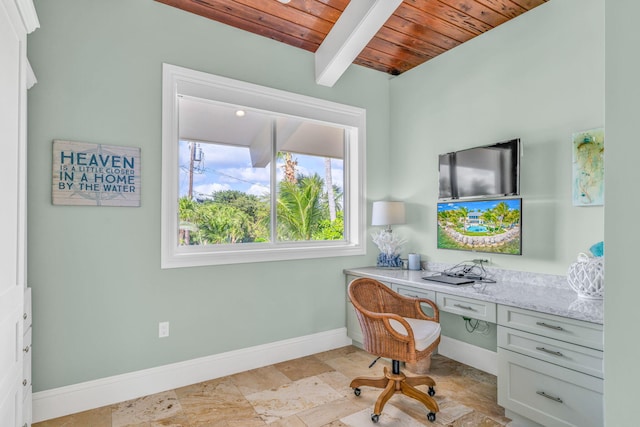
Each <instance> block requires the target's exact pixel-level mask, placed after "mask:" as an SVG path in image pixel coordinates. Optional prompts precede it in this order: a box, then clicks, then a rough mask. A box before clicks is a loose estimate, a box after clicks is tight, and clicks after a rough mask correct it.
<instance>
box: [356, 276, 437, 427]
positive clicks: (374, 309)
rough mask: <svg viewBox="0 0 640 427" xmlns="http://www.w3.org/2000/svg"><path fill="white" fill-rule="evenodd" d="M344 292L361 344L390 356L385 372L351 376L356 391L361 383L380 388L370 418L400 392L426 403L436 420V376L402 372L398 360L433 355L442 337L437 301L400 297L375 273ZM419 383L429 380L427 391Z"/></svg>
mask: <svg viewBox="0 0 640 427" xmlns="http://www.w3.org/2000/svg"><path fill="white" fill-rule="evenodd" d="M348 292H349V298H350V299H351V302H352V303H353V306H354V307H355V309H356V314H357V316H358V321H359V322H360V327H361V328H362V335H363V337H364V339H363V341H364V342H363V343H362V344H363V345H364V349H365V350H366V351H367V352H369V353H371V354H374V355H376V356H380V357H384V358H388V359H391V360H392V372H389V371H388V369H387V367H385V368H384V377H381V378H370V377H357V378H355V379H354V380H353V381H351V385H350V387H351V388H353V391H354V393H355V395H356V396H359V395H360V387H361V386H370V387H377V388H383V389H384V390H383V392H382V393H381V394H380V396H379V397H378V400H377V401H376V404H375V407H374V411H373V414H372V415H371V420H372V421H373V422H374V423H377V422H378V420H379V418H380V414H381V413H382V409H383V408H384V405H385V404H386V403H387V401H388V400H389V399H390V398H391V396H393V395H394V394H395V393H402V394H404V395H406V396H409V397H411V398H413V399H416V400H418V401H419V402H421V403H422V404H423V405H424V406H426V408H427V409H428V410H429V412H428V414H427V419H428V420H429V421H432V422H433V421H435V419H436V412H438V404H437V403H436V401H435V400H434V399H433V397H431V396H433V395H434V394H435V390H434V388H433V387H434V386H435V384H436V383H435V381H434V380H433V379H432V378H431V377H428V376H414V377H406V376H405V375H404V374H403V373H402V372H400V362H409V363H415V362H418V361H420V360H422V359H425V358H427V357H430V356H431V352H432V351H433V350H434V349H435V348H436V347H437V345H438V343H439V342H440V323H439V312H438V307H437V306H436V305H435V304H434V303H433V301H431V300H428V299H422V298H407V297H404V296H402V295H400V294H398V293H396V292H394V291H392V290H391V289H389V288H388V287H387V286H385V285H383V284H382V283H380V282H378V281H377V280H373V279H367V278H361V279H356V280H354V281H352V282H351V283H350V284H349V288H348ZM421 303H422V304H428V305H430V306H431V307H432V308H433V313H434V314H433V316H428V315H427V314H425V313H424V312H423V311H422V308H421V307H420V304H421ZM417 385H427V386H429V391H428V393H425V392H423V391H422V390H419V389H417V388H415V386H417Z"/></svg>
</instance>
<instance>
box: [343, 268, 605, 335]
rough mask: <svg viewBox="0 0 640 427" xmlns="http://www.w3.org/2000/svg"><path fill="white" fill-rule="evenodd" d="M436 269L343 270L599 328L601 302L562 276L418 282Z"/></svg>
mask: <svg viewBox="0 0 640 427" xmlns="http://www.w3.org/2000/svg"><path fill="white" fill-rule="evenodd" d="M438 267H440V266H429V270H426V271H412V270H389V269H381V268H376V267H361V268H348V269H345V270H344V273H345V274H352V275H358V276H367V277H371V278H373V279H377V280H380V281H388V280H392V281H394V282H396V283H400V284H406V285H411V286H415V287H417V288H422V289H427V290H431V291H436V292H443V293H446V294H449V295H455V296H462V297H467V298H473V299H477V300H481V301H489V302H493V303H496V304H502V305H508V306H511V307H517V308H523V309H527V310H533V311H538V312H541V313H548V314H554V315H556V316H562V317H567V318H570V319H576V320H583V321H587V322H592V323H597V324H603V318H604V302H603V300H591V299H585V298H580V297H578V294H577V293H576V292H574V291H573V290H572V289H571V287H569V284H568V283H567V282H566V277H564V276H553V275H548V274H534V273H526V272H515V271H507V270H493V271H490V274H489V276H488V277H492V278H493V279H494V280H496V283H485V282H475V283H474V284H469V285H448V284H444V283H437V282H429V281H427V280H424V279H423V278H422V277H423V276H428V275H430V274H434V273H435V272H438V271H442V268H438Z"/></svg>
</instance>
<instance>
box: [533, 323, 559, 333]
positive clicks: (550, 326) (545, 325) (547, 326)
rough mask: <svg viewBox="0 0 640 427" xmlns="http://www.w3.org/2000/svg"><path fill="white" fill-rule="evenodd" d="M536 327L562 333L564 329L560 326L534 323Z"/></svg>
mask: <svg viewBox="0 0 640 427" xmlns="http://www.w3.org/2000/svg"><path fill="white" fill-rule="evenodd" d="M536 325H538V326H544V327H545V328H549V329H555V330H556V331H564V328H563V327H562V326H555V325H549V324H548V323H544V322H536Z"/></svg>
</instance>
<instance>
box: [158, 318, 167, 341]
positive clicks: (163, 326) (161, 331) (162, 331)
mask: <svg viewBox="0 0 640 427" xmlns="http://www.w3.org/2000/svg"><path fill="white" fill-rule="evenodd" d="M168 336H169V322H160V323H158V338H165V337H168Z"/></svg>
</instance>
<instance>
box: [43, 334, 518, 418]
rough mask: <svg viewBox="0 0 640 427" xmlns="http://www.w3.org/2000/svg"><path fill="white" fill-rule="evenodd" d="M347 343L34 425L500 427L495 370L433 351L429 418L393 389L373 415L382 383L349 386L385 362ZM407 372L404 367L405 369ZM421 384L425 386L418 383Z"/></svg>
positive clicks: (377, 370)
mask: <svg viewBox="0 0 640 427" xmlns="http://www.w3.org/2000/svg"><path fill="white" fill-rule="evenodd" d="M372 360H373V356H371V355H370V354H368V353H366V352H364V351H363V350H361V349H359V348H357V347H353V346H348V347H343V348H339V349H335V350H331V351H327V352H324V353H318V354H314V355H312V356H307V357H303V358H300V359H295V360H290V361H287V362H283V363H278V364H276V365H270V366H265V367H263V368H259V369H254V370H251V371H247V372H241V373H239V374H235V375H230V376H228V377H223V378H217V379H214V380H210V381H206V382H202V383H198V384H194V385H190V386H187V387H182V388H178V389H175V390H169V391H165V392H162V393H157V394H154V395H151V396H145V397H141V398H139V399H135V400H130V401H127V402H122V403H118V404H114V405H110V406H105V407H102V408H98V409H94V410H91V411H86V412H82V413H78V414H74V415H69V416H66V417H61V418H56V419H53V420H48V421H44V422H41V423H37V424H34V427H75V426H78V427H125V426H140V427H161V426H165V427H168V426H171V427H260V426H267V425H268V426H271V427H373V426H379V427H392V426H393V427H420V426H433V427H440V426H450V427H476V426H477V427H494V426H506V425H508V424H509V422H510V420H509V419H508V418H505V416H504V409H503V408H502V407H500V406H498V404H497V403H496V400H497V389H496V377H495V376H493V375H490V374H487V373H485V372H482V371H479V370H477V369H474V368H471V367H469V366H466V365H463V364H461V363H458V362H455V361H453V360H450V359H447V358H445V357H443V356H439V355H434V356H433V359H432V362H431V370H430V373H429V375H430V376H431V377H432V378H433V379H434V380H435V381H436V396H435V399H436V401H437V402H438V405H439V407H440V412H438V414H437V415H436V421H435V422H434V423H430V422H429V421H427V417H426V414H427V411H426V409H425V408H424V407H423V406H422V405H421V404H420V403H418V402H417V401H414V400H413V399H410V398H408V397H406V396H402V395H394V396H393V397H392V398H391V400H389V402H388V403H387V404H386V406H385V407H384V410H383V412H382V415H381V416H380V420H379V422H378V424H373V423H372V422H371V418H370V417H371V413H372V409H373V405H374V403H375V401H376V399H377V397H378V394H379V393H380V391H381V390H380V389H374V388H371V387H362V394H361V395H360V396H359V397H356V396H355V395H354V393H353V390H351V388H349V382H350V381H351V379H352V378H354V377H356V376H360V375H366V376H382V375H383V373H382V372H383V367H384V366H390V362H387V361H385V360H383V359H380V360H379V361H378V363H376V364H375V365H374V366H373V368H371V369H369V368H368V366H369V364H370V363H371V362H372ZM404 372H405V373H407V374H408V375H411V374H410V373H408V372H406V371H404ZM419 388H424V390H425V391H426V387H425V386H419Z"/></svg>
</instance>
